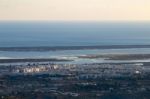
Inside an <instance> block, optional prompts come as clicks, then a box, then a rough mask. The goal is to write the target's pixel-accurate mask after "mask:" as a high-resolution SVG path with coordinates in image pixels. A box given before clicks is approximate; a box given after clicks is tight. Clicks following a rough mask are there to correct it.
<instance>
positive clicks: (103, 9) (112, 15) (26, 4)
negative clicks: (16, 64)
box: [0, 0, 150, 21]
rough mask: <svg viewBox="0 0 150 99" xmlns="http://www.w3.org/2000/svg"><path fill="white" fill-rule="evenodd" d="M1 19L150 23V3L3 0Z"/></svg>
mask: <svg viewBox="0 0 150 99" xmlns="http://www.w3.org/2000/svg"><path fill="white" fill-rule="evenodd" d="M0 20H99V21H101V20H103V21H104V20H131V21H135V20H150V0H0Z"/></svg>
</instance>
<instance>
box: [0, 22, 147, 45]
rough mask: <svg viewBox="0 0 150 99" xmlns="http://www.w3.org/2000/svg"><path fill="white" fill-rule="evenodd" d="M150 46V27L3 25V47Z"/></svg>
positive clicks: (0, 34)
mask: <svg viewBox="0 0 150 99" xmlns="http://www.w3.org/2000/svg"><path fill="white" fill-rule="evenodd" d="M127 44H128V45H133V44H150V23H148V22H147V23H144V22H143V23H142V22H141V23H127V22H126V23H121V22H120V23H119V22H118V23H117V22H116V23H115V22H114V23H113V22H111V23H107V22H100V23H94V22H72V23H71V22H0V47H2V46H5V47H8V46H64V45H65V46H69V45H127Z"/></svg>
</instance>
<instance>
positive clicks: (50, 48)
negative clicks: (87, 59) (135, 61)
mask: <svg viewBox="0 0 150 99" xmlns="http://www.w3.org/2000/svg"><path fill="white" fill-rule="evenodd" d="M127 48H128V49H132V48H150V45H95V46H39V47H0V51H27V52H28V51H37V52H40V51H61V50H87V49H91V50H92V49H127Z"/></svg>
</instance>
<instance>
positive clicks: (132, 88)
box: [0, 63, 150, 99]
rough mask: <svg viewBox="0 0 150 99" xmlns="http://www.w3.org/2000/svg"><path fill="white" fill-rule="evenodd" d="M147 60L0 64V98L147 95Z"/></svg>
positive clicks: (121, 98)
mask: <svg viewBox="0 0 150 99" xmlns="http://www.w3.org/2000/svg"><path fill="white" fill-rule="evenodd" d="M148 64H149V63H92V64H58V63H29V64H26V65H5V66H0V96H1V99H38V98H42V99H99V98H100V99H109V97H111V99H113V98H112V97H114V99H117V97H119V99H125V97H126V98H128V99H141V97H143V96H144V97H145V99H148V97H149V96H150V76H149V75H150V67H149V66H147V65H148Z"/></svg>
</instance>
